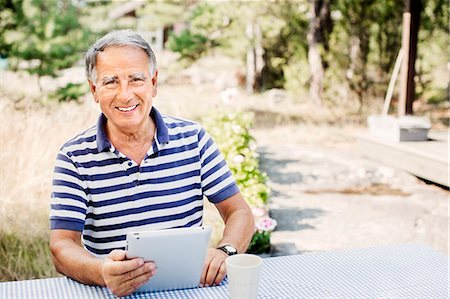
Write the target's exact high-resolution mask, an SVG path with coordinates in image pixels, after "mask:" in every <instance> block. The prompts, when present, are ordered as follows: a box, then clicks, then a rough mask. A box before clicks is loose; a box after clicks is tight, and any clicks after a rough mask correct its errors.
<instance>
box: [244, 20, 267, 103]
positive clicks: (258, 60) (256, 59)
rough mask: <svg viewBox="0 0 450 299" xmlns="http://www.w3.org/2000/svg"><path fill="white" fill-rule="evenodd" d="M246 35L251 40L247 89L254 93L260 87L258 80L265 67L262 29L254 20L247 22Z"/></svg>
mask: <svg viewBox="0 0 450 299" xmlns="http://www.w3.org/2000/svg"><path fill="white" fill-rule="evenodd" d="M246 35H247V38H248V40H249V41H250V46H249V48H248V49H247V63H246V64H247V73H246V74H247V75H246V84H245V86H246V91H247V93H249V94H253V92H254V91H255V89H257V88H259V87H260V86H259V85H260V84H258V82H257V80H258V78H260V77H261V71H262V69H263V67H264V60H263V57H262V56H263V49H262V46H261V40H262V35H261V30H260V29H259V26H258V25H257V24H256V23H255V22H254V21H250V20H249V21H248V22H247V28H246Z"/></svg>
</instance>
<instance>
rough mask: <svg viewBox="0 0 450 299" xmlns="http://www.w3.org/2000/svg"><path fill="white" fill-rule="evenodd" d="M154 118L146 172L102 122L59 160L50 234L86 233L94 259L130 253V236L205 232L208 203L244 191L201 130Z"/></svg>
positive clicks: (189, 124)
mask: <svg viewBox="0 0 450 299" xmlns="http://www.w3.org/2000/svg"><path fill="white" fill-rule="evenodd" d="M150 116H151V117H152V118H153V120H154V122H155V124H156V134H155V135H156V136H155V139H154V141H153V144H152V146H151V147H150V149H149V150H148V152H147V155H146V157H145V158H144V160H143V161H142V162H141V164H140V165H138V164H137V163H136V162H134V161H133V160H130V159H129V158H127V157H126V156H125V155H124V154H123V153H121V152H119V151H118V150H117V149H115V148H114V146H113V145H112V144H111V143H110V142H109V140H108V139H107V137H106V133H105V129H104V127H105V124H106V121H107V120H106V117H105V116H104V115H103V114H102V115H101V116H100V117H99V120H98V122H97V125H96V126H93V127H92V128H90V129H88V130H86V131H85V132H83V133H81V134H80V135H78V136H76V137H75V138H73V139H72V140H70V141H68V142H67V143H65V144H64V145H63V146H62V148H61V150H60V151H59V153H58V156H57V159H56V165H55V170H54V178H53V189H52V195H51V197H52V198H51V211H50V228H51V229H66V230H74V231H80V232H82V241H83V244H84V246H85V248H86V249H87V250H89V251H90V252H91V253H93V254H94V255H95V256H98V257H101V256H104V255H107V254H108V253H109V252H110V251H111V250H113V249H124V248H125V245H126V240H125V239H126V234H127V233H129V232H136V231H144V230H155V229H168V228H177V227H188V226H200V225H201V224H202V216H203V196H206V197H207V198H208V200H209V201H210V202H212V203H218V202H220V201H222V200H224V199H226V198H228V197H230V196H232V195H234V194H235V193H237V192H238V191H239V189H238V187H237V185H236V182H235V180H234V178H233V176H232V174H231V172H230V170H229V168H228V166H227V164H226V162H225V161H224V159H223V157H222V155H221V153H220V151H219V149H218V148H217V146H216V145H215V143H214V142H213V140H212V139H211V137H210V136H209V135H208V133H207V132H206V131H205V130H204V129H203V128H202V127H201V126H200V125H199V124H197V123H195V122H191V121H186V120H181V119H177V118H173V117H168V116H163V115H161V114H160V113H159V112H158V110H157V109H156V108H154V107H153V108H152V110H151V113H150Z"/></svg>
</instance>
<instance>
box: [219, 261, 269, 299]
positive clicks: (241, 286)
mask: <svg viewBox="0 0 450 299" xmlns="http://www.w3.org/2000/svg"><path fill="white" fill-rule="evenodd" d="M262 263H263V260H262V259H261V258H260V257H259V256H257V255H253V254H236V255H232V256H230V257H228V258H227V259H226V260H225V264H226V267H227V276H228V291H229V292H230V298H231V299H244V298H245V299H255V298H256V296H258V288H259V278H260V273H261V265H262Z"/></svg>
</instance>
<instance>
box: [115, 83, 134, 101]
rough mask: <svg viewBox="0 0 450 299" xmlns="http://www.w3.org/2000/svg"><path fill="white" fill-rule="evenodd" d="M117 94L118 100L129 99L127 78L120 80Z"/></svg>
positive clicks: (130, 94)
mask: <svg viewBox="0 0 450 299" xmlns="http://www.w3.org/2000/svg"><path fill="white" fill-rule="evenodd" d="M117 96H118V97H119V99H120V100H129V99H130V98H131V96H132V93H131V90H130V87H129V86H128V81H127V80H121V81H120V86H119V94H118V95H117Z"/></svg>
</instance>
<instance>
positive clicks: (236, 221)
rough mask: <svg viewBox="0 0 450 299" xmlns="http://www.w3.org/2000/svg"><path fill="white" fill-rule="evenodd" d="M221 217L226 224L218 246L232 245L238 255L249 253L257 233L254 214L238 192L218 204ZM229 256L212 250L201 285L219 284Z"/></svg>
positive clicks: (208, 256)
mask: <svg viewBox="0 0 450 299" xmlns="http://www.w3.org/2000/svg"><path fill="white" fill-rule="evenodd" d="M216 207H217V209H218V210H219V213H220V216H221V217H222V219H223V221H224V222H225V230H224V232H223V238H222V240H220V242H219V244H218V246H222V245H226V244H228V245H231V246H233V247H235V248H236V249H237V251H238V253H244V252H245V251H247V248H248V245H249V244H250V241H251V239H252V236H253V233H254V231H255V220H254V218H253V213H252V211H251V209H250V207H249V206H248V204H247V203H246V202H245V200H244V198H243V197H242V195H241V193H240V192H238V193H236V194H234V195H232V196H230V197H229V198H227V199H225V200H223V201H221V202H219V203H217V204H216ZM227 257H228V255H227V254H226V253H225V252H223V251H222V250H220V249H216V248H210V249H209V250H208V255H207V257H206V260H205V266H204V269H203V273H202V276H201V279H200V284H201V285H204V286H211V285H217V284H219V283H220V282H221V281H222V280H223V279H224V277H225V274H226V269H225V259H226V258H227Z"/></svg>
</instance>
